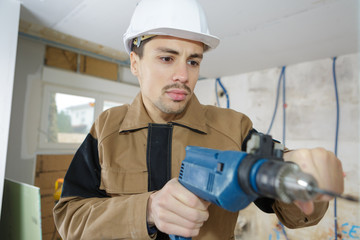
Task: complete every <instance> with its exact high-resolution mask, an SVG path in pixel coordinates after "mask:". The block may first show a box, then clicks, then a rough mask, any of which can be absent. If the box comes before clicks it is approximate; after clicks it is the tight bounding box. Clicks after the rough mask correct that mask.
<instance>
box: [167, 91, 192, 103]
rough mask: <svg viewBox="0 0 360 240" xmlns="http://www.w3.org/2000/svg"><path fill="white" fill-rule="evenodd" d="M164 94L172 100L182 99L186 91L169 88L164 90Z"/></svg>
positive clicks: (186, 93)
mask: <svg viewBox="0 0 360 240" xmlns="http://www.w3.org/2000/svg"><path fill="white" fill-rule="evenodd" d="M166 94H167V95H168V96H169V97H170V98H171V99H172V100H173V101H183V100H185V98H186V96H187V95H188V92H187V91H185V90H182V89H170V90H167V91H166Z"/></svg>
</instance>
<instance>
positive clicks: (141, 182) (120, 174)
mask: <svg viewBox="0 0 360 240" xmlns="http://www.w3.org/2000/svg"><path fill="white" fill-rule="evenodd" d="M147 182H148V172H147V171H120V170H118V169H112V168H102V169H101V184H100V189H102V190H105V191H106V192H107V193H109V194H134V193H144V192H147V191H148V186H147V185H148V184H147Z"/></svg>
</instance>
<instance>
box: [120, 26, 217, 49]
mask: <svg viewBox="0 0 360 240" xmlns="http://www.w3.org/2000/svg"><path fill="white" fill-rule="evenodd" d="M149 34H151V35H162V36H172V37H178V38H183V39H188V40H192V41H198V42H202V43H204V44H205V45H206V46H207V48H205V49H206V50H210V49H215V48H216V47H217V46H218V45H219V42H220V39H219V38H218V37H216V36H213V35H210V34H202V33H194V32H192V31H186V30H182V29H174V28H156V29H151V30H147V31H143V32H140V33H137V34H136V35H133V36H131V35H129V34H127V33H125V34H124V37H123V40H124V46H125V50H126V52H127V53H128V54H130V52H131V45H132V41H133V39H134V38H136V37H139V36H143V35H149Z"/></svg>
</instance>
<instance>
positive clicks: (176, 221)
mask: <svg viewBox="0 0 360 240" xmlns="http://www.w3.org/2000/svg"><path fill="white" fill-rule="evenodd" d="M209 205H210V203H209V202H206V201H204V200H202V199H200V198H198V197H197V196H196V195H194V194H193V193H191V192H190V191H189V190H187V189H186V188H185V187H183V186H182V185H181V184H180V183H179V182H178V180H177V179H176V178H173V179H172V180H170V181H169V182H168V183H167V184H166V185H165V186H164V187H163V188H162V189H161V190H160V191H157V192H154V193H153V194H152V195H151V196H150V198H149V201H148V206H147V222H148V224H150V225H151V224H155V225H156V227H157V229H159V230H160V231H162V232H164V233H167V234H173V235H178V236H183V237H194V236H197V235H198V234H199V231H200V227H201V226H202V225H203V224H204V222H205V221H206V220H207V219H208V217H209V212H208V210H207V208H208V207H209Z"/></svg>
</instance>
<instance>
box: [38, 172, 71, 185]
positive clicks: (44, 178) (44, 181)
mask: <svg viewBox="0 0 360 240" xmlns="http://www.w3.org/2000/svg"><path fill="white" fill-rule="evenodd" d="M65 174H66V171H58V172H40V173H38V174H37V176H36V178H35V186H37V187H40V188H41V189H44V188H45V189H46V188H47V189H51V188H52V189H54V186H55V182H56V180H57V179H58V178H64V177H65Z"/></svg>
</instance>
